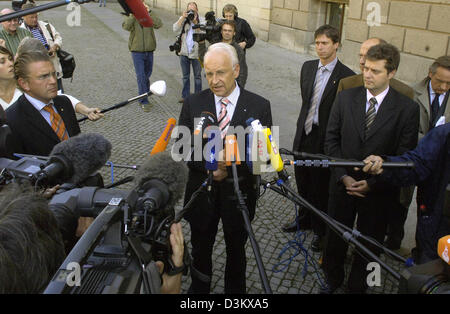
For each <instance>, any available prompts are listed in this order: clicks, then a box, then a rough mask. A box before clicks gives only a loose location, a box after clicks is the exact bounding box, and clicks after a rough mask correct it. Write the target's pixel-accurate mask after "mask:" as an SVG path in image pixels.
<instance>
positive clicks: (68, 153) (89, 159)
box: [38, 133, 111, 184]
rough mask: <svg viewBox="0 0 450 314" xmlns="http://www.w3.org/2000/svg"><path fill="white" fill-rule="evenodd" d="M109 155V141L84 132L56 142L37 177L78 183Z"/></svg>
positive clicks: (98, 135) (97, 167)
mask: <svg viewBox="0 0 450 314" xmlns="http://www.w3.org/2000/svg"><path fill="white" fill-rule="evenodd" d="M110 156H111V143H110V142H109V141H108V140H107V139H106V138H104V137H103V136H102V135H100V134H94V133H86V134H80V135H77V136H74V137H70V138H69V139H68V140H66V141H64V142H61V143H58V144H57V145H55V147H53V150H52V151H51V153H50V156H49V160H48V161H47V164H46V166H45V168H44V169H43V170H42V173H41V174H40V175H39V177H38V179H39V180H41V179H46V178H55V177H57V178H58V179H60V180H63V181H65V182H67V183H74V184H79V183H81V182H82V181H83V180H85V179H86V178H87V177H89V176H90V175H91V174H92V173H93V172H95V171H97V170H98V169H100V168H101V167H102V166H103V165H104V164H105V163H106V161H107V160H108V158H109V157H110Z"/></svg>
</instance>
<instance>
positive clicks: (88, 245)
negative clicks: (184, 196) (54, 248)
mask: <svg viewBox="0 0 450 314" xmlns="http://www.w3.org/2000/svg"><path fill="white" fill-rule="evenodd" d="M152 181H153V182H152ZM156 181H158V180H150V181H149V182H146V183H145V184H144V185H143V186H141V187H138V188H135V189H133V190H131V191H126V190H120V189H100V188H98V187H84V188H78V189H72V190H69V191H66V192H63V193H60V194H56V195H55V196H54V197H53V198H52V200H51V201H50V203H49V206H50V207H54V206H62V207H64V206H67V207H70V208H74V207H75V208H76V209H77V210H78V211H79V212H80V215H81V216H84V217H86V216H87V217H89V216H92V217H96V219H95V220H94V222H93V223H92V224H91V226H90V227H89V228H88V230H86V232H85V233H84V234H83V236H82V237H81V238H80V240H78V242H77V243H76V245H75V246H74V248H73V249H72V251H71V252H70V253H69V254H68V255H67V257H66V259H65V260H64V262H63V263H62V265H61V266H60V268H59V270H58V271H57V272H56V274H55V275H54V277H53V279H52V280H51V281H50V283H49V285H48V286H47V288H46V289H45V291H44V293H48V294H66V293H69V294H119V293H120V294H137V293H143V292H144V293H158V290H157V288H159V285H160V276H159V273H158V274H155V275H153V276H152V275H151V271H150V269H156V268H155V266H153V268H152V267H151V266H152V265H153V264H154V261H158V260H159V261H162V262H163V263H164V266H165V269H164V270H165V272H168V273H170V272H171V271H173V270H174V269H175V266H174V265H173V262H172V259H171V255H172V249H171V245H170V239H169V237H170V226H171V225H172V222H173V221H174V210H173V208H165V202H166V201H167V198H168V197H169V195H168V192H167V191H164V189H163V188H160V187H161V185H164V184H165V183H163V182H162V181H158V182H156ZM166 192H167V193H166ZM74 263H75V265H79V268H80V272H81V274H80V280H79V285H70V279H71V276H72V275H71V268H70V267H71V265H72V266H73V265H74ZM188 264H189V254H188V253H187V250H185V256H184V265H188ZM186 271H187V268H184V272H185V274H186ZM144 287H145V288H144ZM152 287H153V288H152ZM153 289H156V290H153Z"/></svg>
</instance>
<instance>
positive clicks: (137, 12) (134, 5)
mask: <svg viewBox="0 0 450 314" xmlns="http://www.w3.org/2000/svg"><path fill="white" fill-rule="evenodd" d="M118 2H119V4H120V6H121V7H122V8H123V9H124V11H125V15H127V16H128V15H130V14H133V15H134V17H135V18H136V20H137V21H138V22H139V24H141V26H142V27H152V26H153V20H152V18H151V17H150V15H149V13H148V11H147V8H146V7H145V6H144V3H143V2H142V1H141V0H118Z"/></svg>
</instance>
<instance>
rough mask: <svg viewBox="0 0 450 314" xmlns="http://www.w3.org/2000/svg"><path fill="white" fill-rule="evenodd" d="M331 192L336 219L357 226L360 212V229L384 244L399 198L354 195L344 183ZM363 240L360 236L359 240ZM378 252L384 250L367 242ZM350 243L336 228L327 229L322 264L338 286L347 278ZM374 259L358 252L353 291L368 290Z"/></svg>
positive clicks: (350, 284) (350, 285) (351, 280)
mask: <svg viewBox="0 0 450 314" xmlns="http://www.w3.org/2000/svg"><path fill="white" fill-rule="evenodd" d="M338 185H339V186H338V188H337V189H336V190H334V191H333V192H330V198H329V207H328V209H329V214H330V216H331V217H333V218H334V219H335V220H337V221H339V222H341V223H343V224H345V225H346V226H347V227H350V228H353V225H354V221H355V218H356V215H358V220H357V229H358V231H360V232H361V233H362V234H364V235H365V236H369V237H372V238H374V239H375V240H377V241H378V242H380V243H383V239H384V235H385V231H386V224H387V212H388V211H389V210H392V209H393V206H395V203H396V199H392V197H389V196H386V195H384V194H381V193H378V194H375V193H373V194H368V195H367V196H366V197H365V198H360V197H356V196H350V195H348V194H347V193H346V191H345V188H344V186H343V184H341V183H339V184H338ZM358 240H360V239H358ZM364 244H365V246H366V247H367V248H368V249H369V250H370V251H371V252H373V253H375V254H376V255H379V254H380V253H381V252H380V251H379V250H378V249H376V248H375V247H374V246H372V245H369V244H367V243H364ZM347 249H348V244H347V242H345V241H344V240H343V239H342V238H341V236H339V235H338V234H336V233H335V232H334V231H333V230H331V229H329V230H327V236H326V240H325V248H324V256H323V264H322V267H323V269H324V271H325V274H326V277H327V280H328V283H329V284H330V285H331V286H334V287H338V286H340V285H341V284H342V283H343V280H344V262H345V257H346V255H347ZM369 262H374V261H371V260H369V261H368V260H366V259H364V258H363V257H361V255H360V254H358V253H355V254H354V259H353V264H352V268H351V272H350V276H349V279H348V290H349V292H353V293H364V292H365V290H366V289H367V276H368V274H369V273H370V271H371V270H369V271H368V270H366V267H367V264H368V263H369Z"/></svg>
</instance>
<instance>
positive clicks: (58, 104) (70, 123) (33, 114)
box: [6, 95, 80, 156]
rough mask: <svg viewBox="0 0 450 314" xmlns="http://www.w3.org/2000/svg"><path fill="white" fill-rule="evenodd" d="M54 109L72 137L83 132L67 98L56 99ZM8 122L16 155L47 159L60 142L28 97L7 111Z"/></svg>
mask: <svg viewBox="0 0 450 314" xmlns="http://www.w3.org/2000/svg"><path fill="white" fill-rule="evenodd" d="M53 102H54V106H55V108H56V110H57V111H58V113H59V114H60V115H61V117H62V119H63V121H64V124H65V126H66V130H67V132H68V133H69V137H71V136H75V135H77V134H79V133H80V127H79V125H78V122H77V118H76V115H75V111H74V110H73V106H72V103H71V102H70V100H69V99H68V98H67V97H66V96H56V97H55V98H54V99H53ZM6 119H7V121H8V124H9V126H10V128H11V131H12V134H13V138H14V148H15V152H16V153H23V154H30V155H38V156H48V155H49V154H50V152H51V151H52V149H53V147H54V146H55V145H56V144H58V143H60V140H59V138H58V136H57V135H56V133H55V132H54V131H53V129H52V127H51V126H50V125H49V124H48V123H47V121H45V119H44V117H42V115H41V114H40V113H39V111H37V110H36V108H34V106H33V105H32V104H31V103H30V102H29V101H28V100H27V99H26V97H25V95H22V96H20V98H19V99H18V100H17V101H16V102H15V103H14V104H12V105H11V107H9V108H8V109H7V110H6Z"/></svg>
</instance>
